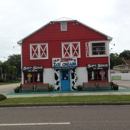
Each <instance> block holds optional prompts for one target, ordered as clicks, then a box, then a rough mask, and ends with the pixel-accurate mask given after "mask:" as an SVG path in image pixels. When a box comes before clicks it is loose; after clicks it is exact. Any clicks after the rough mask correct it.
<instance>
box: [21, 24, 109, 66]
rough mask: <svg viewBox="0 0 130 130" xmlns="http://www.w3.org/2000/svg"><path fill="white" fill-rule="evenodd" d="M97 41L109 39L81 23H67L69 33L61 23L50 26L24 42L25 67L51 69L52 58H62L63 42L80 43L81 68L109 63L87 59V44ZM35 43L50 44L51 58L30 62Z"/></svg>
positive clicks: (106, 60) (79, 63)
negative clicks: (87, 65)
mask: <svg viewBox="0 0 130 130" xmlns="http://www.w3.org/2000/svg"><path fill="white" fill-rule="evenodd" d="M97 40H107V38H106V37H105V36H104V35H101V34H99V33H97V32H95V31H93V30H91V29H89V28H87V27H85V26H83V25H82V24H79V23H78V24H76V23H75V22H69V23H67V31H61V30H60V23H54V24H48V25H47V26H45V27H44V28H42V29H41V30H39V31H37V32H35V33H34V34H33V35H31V36H30V37H28V38H26V39H25V40H24V41H23V43H22V48H24V49H23V50H22V54H23V55H22V58H23V66H30V65H31V66H34V65H37V66H38V65H39V66H41V65H43V66H44V68H51V67H52V58H55V57H62V45H61V43H62V42H80V49H81V58H78V66H79V67H83V66H86V64H88V63H89V64H92V63H108V57H102V58H101V57H100V58H90V57H86V50H85V43H86V42H89V41H97ZM33 43H35V44H36V43H48V55H49V58H48V59H44V60H30V44H33Z"/></svg>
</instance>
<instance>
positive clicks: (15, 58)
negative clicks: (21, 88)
mask: <svg viewBox="0 0 130 130" xmlns="http://www.w3.org/2000/svg"><path fill="white" fill-rule="evenodd" d="M20 76H21V55H19V54H18V55H16V54H13V55H11V56H9V58H8V60H7V61H5V62H3V63H2V62H0V82H1V81H10V80H15V79H16V78H17V77H20Z"/></svg>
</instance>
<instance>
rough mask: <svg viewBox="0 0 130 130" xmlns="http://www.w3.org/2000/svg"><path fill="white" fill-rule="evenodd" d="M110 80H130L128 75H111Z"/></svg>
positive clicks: (129, 74)
mask: <svg viewBox="0 0 130 130" xmlns="http://www.w3.org/2000/svg"><path fill="white" fill-rule="evenodd" d="M111 80H130V73H115V74H111Z"/></svg>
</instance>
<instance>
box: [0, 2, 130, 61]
mask: <svg viewBox="0 0 130 130" xmlns="http://www.w3.org/2000/svg"><path fill="white" fill-rule="evenodd" d="M129 5H130V1H125V2H124V1H122V0H22V1H21V0H0V25H1V26H0V46H1V47H0V52H1V53H0V57H8V56H9V55H12V54H20V53H21V50H20V47H15V48H13V46H17V41H19V40H20V39H22V38H24V37H25V36H27V35H29V34H30V33H32V32H34V31H35V30H37V29H38V28H40V27H41V26H43V25H45V24H46V23H48V22H49V21H52V20H55V19H58V18H60V17H68V18H72V19H77V20H79V21H81V22H82V23H84V24H86V25H88V26H90V27H92V28H95V29H96V30H99V31H101V32H103V33H105V34H107V35H110V36H111V37H113V41H112V43H115V44H116V46H115V47H114V46H112V44H111V45H110V46H111V47H113V50H112V51H115V52H122V51H123V50H125V49H129V48H130V46H129V30H130V18H129V12H130V8H129ZM0 60H1V59H0Z"/></svg>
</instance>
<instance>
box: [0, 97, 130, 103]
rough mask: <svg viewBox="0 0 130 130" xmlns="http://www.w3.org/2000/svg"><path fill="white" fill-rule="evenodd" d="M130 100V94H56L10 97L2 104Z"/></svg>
mask: <svg viewBox="0 0 130 130" xmlns="http://www.w3.org/2000/svg"><path fill="white" fill-rule="evenodd" d="M108 102H112V103H114V102H130V95H88V96H58V97H57V96H56V97H26V98H8V99H7V100H4V101H1V102H0V104H28V103H29V104H40V103H41V104H44V103H48V104H49V103H61V104H63V103H108Z"/></svg>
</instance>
